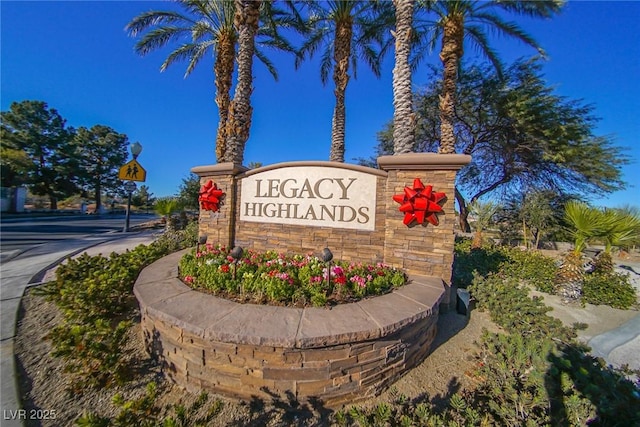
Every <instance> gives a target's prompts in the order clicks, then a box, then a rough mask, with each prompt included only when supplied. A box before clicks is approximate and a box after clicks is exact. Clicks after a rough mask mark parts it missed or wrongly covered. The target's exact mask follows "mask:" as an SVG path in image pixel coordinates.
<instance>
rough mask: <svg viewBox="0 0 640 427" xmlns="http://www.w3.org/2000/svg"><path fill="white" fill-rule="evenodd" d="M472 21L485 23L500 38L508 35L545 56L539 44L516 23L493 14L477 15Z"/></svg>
mask: <svg viewBox="0 0 640 427" xmlns="http://www.w3.org/2000/svg"><path fill="white" fill-rule="evenodd" d="M472 20H473V21H474V22H475V21H479V22H482V23H484V24H485V25H487V26H488V28H489V29H490V30H492V31H495V32H496V33H497V34H498V35H500V36H504V35H507V36H510V37H513V38H516V39H518V40H520V41H521V42H523V43H525V44H528V45H529V46H531V47H532V48H534V49H536V50H537V51H538V52H539V53H540V54H541V55H544V50H543V49H542V48H541V47H540V46H539V45H538V42H536V41H535V40H534V39H533V37H531V36H530V35H529V34H527V33H526V32H525V31H524V30H523V29H522V28H520V27H519V26H518V24H516V23H515V22H507V21H505V20H503V19H502V18H500V17H499V16H498V15H495V14H493V13H477V14H475V15H474V16H473V18H472Z"/></svg>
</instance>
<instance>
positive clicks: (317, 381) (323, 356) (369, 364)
mask: <svg viewBox="0 0 640 427" xmlns="http://www.w3.org/2000/svg"><path fill="white" fill-rule="evenodd" d="M142 327H143V330H144V331H145V342H146V345H147V348H148V350H149V351H150V353H151V354H155V355H157V356H158V357H159V358H160V359H161V361H162V363H163V367H164V371H165V372H166V374H167V375H168V376H169V378H171V379H172V380H173V381H174V382H176V383H177V384H179V385H181V386H183V387H185V388H186V389H187V390H189V391H191V392H193V393H199V392H201V391H203V390H207V391H211V392H214V393H221V394H224V395H226V396H231V397H234V398H238V399H244V400H251V399H252V398H254V397H259V398H262V399H264V400H266V401H270V400H272V399H273V398H274V396H277V397H279V398H281V399H283V400H289V399H290V398H295V399H296V400H297V401H301V402H304V401H306V400H308V399H310V398H313V399H318V400H320V401H322V402H323V404H324V405H326V406H328V407H336V406H339V405H342V404H348V403H353V402H355V401H358V400H361V399H365V398H369V397H373V396H375V395H377V394H378V393H379V392H380V391H382V390H383V389H384V388H386V387H387V386H388V385H389V384H390V383H392V382H393V381H395V380H397V379H398V377H400V376H401V375H402V374H403V373H405V372H406V370H407V369H409V368H411V367H413V366H415V365H417V364H418V363H420V362H421V361H422V360H424V358H425V357H426V356H427V354H428V353H429V352H430V351H431V344H432V342H433V340H434V338H435V336H436V333H437V309H436V310H435V312H434V313H433V315H432V316H430V317H427V318H425V319H422V320H421V321H419V322H416V323H415V324H413V325H411V326H410V327H407V328H404V329H402V330H400V331H398V332H396V333H395V334H393V335H391V336H387V337H385V338H383V339H379V340H372V341H365V342H354V343H347V344H341V345H334V346H329V347H321V348H303V349H298V348H285V347H272V346H259V345H248V344H237V343H227V342H219V341H213V340H207V339H203V338H201V337H199V336H197V335H195V334H193V333H190V332H188V331H186V330H183V329H179V328H178V327H176V326H175V325H173V324H170V323H167V322H165V321H162V320H160V319H157V318H154V317H152V316H148V315H145V316H143V318H142Z"/></svg>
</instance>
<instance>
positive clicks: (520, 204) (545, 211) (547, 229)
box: [499, 190, 567, 249]
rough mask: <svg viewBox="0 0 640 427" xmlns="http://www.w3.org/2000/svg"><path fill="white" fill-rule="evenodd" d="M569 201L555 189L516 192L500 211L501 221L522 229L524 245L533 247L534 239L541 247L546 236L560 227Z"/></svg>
mask: <svg viewBox="0 0 640 427" xmlns="http://www.w3.org/2000/svg"><path fill="white" fill-rule="evenodd" d="M566 202H567V200H565V199H564V198H562V197H558V195H557V194H555V193H553V192H551V191H539V190H531V191H525V192H523V193H520V194H513V195H512V196H511V197H509V198H508V201H507V203H506V206H505V207H504V208H503V209H502V211H501V212H500V214H499V217H500V219H499V221H500V222H501V223H503V224H508V225H509V226H511V228H514V229H516V228H517V229H520V230H521V235H522V240H523V242H524V245H525V246H526V247H527V248H529V246H530V241H531V240H533V241H534V243H533V247H534V248H535V249H538V248H539V247H540V241H541V239H542V238H544V237H546V236H548V235H549V234H551V233H552V232H554V231H557V230H558V229H559V227H560V223H561V222H562V212H564V205H565V203H566ZM530 237H531V239H530Z"/></svg>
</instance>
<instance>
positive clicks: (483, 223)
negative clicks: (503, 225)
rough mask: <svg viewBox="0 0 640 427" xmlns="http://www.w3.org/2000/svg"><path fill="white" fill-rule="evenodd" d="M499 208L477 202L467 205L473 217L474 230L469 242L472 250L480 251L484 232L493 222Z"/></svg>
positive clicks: (491, 204)
mask: <svg viewBox="0 0 640 427" xmlns="http://www.w3.org/2000/svg"><path fill="white" fill-rule="evenodd" d="M498 209H499V206H498V205H497V204H495V203H493V202H486V203H483V202H481V201H479V200H476V201H475V202H473V203H471V204H470V205H469V210H470V211H471V213H472V214H473V215H474V216H475V220H476V221H475V224H474V228H475V229H476V231H475V233H474V234H473V241H472V242H471V248H472V249H480V248H481V247H482V243H483V242H484V236H483V235H482V233H483V232H484V230H485V229H487V227H489V225H491V223H492V221H493V217H494V216H495V214H496V213H497V212H498Z"/></svg>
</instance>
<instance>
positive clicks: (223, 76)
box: [213, 33, 236, 162]
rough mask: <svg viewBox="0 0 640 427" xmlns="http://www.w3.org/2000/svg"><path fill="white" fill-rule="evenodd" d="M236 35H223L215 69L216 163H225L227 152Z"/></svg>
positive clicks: (218, 48)
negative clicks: (217, 120) (216, 111)
mask: <svg viewBox="0 0 640 427" xmlns="http://www.w3.org/2000/svg"><path fill="white" fill-rule="evenodd" d="M235 50H236V49H235V34H227V33H224V34H221V36H220V40H219V42H218V47H217V52H216V62H215V64H214V67H213V71H214V75H215V84H216V105H217V106H218V115H219V116H220V121H219V122H218V132H217V134H216V161H217V162H223V161H224V155H225V153H226V151H227V119H228V117H229V104H230V103H231V95H230V94H231V84H232V79H233V65H234V61H235V54H236V52H235Z"/></svg>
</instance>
